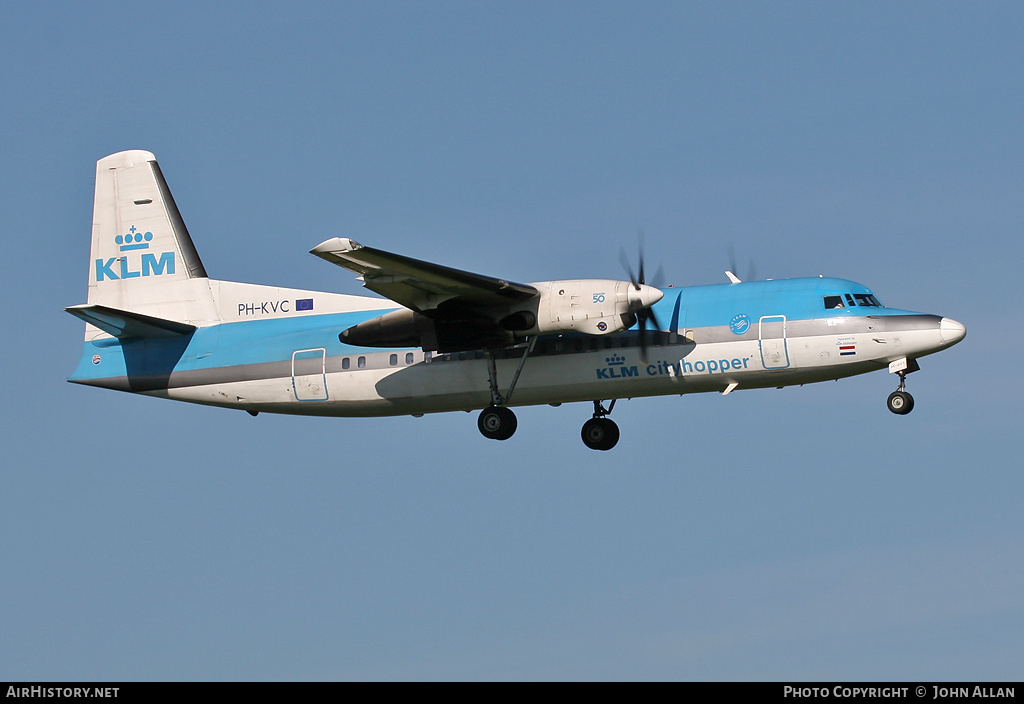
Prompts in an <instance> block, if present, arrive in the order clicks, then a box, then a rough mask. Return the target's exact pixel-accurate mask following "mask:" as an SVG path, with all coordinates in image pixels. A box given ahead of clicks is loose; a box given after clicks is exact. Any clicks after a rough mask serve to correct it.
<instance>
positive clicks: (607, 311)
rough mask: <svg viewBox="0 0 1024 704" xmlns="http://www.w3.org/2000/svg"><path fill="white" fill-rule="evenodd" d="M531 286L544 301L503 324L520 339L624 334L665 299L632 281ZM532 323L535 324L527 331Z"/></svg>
mask: <svg viewBox="0 0 1024 704" xmlns="http://www.w3.org/2000/svg"><path fill="white" fill-rule="evenodd" d="M531 285H532V286H533V287H534V288H536V289H537V290H538V291H539V292H540V299H539V300H537V301H532V302H531V305H530V306H528V307H526V306H524V307H523V308H522V309H521V310H513V311H511V312H510V313H509V315H507V316H506V317H505V318H503V319H502V321H501V324H502V326H503V327H506V329H508V330H513V331H514V332H515V333H516V334H517V335H520V336H525V335H543V334H550V333H557V332H581V333H585V334H587V335H609V334H611V333H616V332H621V331H622V330H626V329H628V328H629V327H630V326H632V325H633V324H634V323H635V322H636V312H637V311H638V310H642V309H644V308H649V307H650V306H652V305H654V304H655V303H657V302H658V301H660V300H661V297H662V296H663V295H664V294H663V293H662V292H661V291H660V290H658V289H656V288H654V287H653V286H645V285H643V284H641V285H640V286H639V288H638V287H636V286H634V285H633V284H631V283H630V282H628V281H615V280H612V279H575V280H573V281H542V282H540V283H533V284H531ZM528 323H533V324H532V325H529V326H528V327H527V326H526V325H527V324H528ZM511 325H514V326H515V327H511Z"/></svg>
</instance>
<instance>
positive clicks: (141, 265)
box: [96, 225, 174, 281]
mask: <svg viewBox="0 0 1024 704" xmlns="http://www.w3.org/2000/svg"><path fill="white" fill-rule="evenodd" d="M152 241H153V233H152V232H139V231H138V230H137V229H136V227H135V226H134V225H132V226H131V228H129V230H128V233H127V234H124V235H118V236H117V237H115V238H114V243H115V244H117V247H118V250H119V251H121V252H134V251H137V250H144V249H149V244H150V242H152ZM158 257H159V258H158ZM173 273H174V252H160V254H159V255H157V254H153V253H152V252H142V253H141V257H138V258H137V257H130V255H128V254H122V256H120V257H111V258H110V259H102V258H101V259H97V260H96V281H103V280H105V279H109V280H111V281H118V280H121V279H134V278H137V277H140V276H162V275H164V274H173Z"/></svg>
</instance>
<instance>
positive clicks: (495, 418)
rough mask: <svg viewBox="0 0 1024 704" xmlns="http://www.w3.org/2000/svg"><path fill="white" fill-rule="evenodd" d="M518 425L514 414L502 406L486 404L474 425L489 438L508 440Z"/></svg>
mask: <svg viewBox="0 0 1024 704" xmlns="http://www.w3.org/2000/svg"><path fill="white" fill-rule="evenodd" d="M518 425H519V422H518V421H517V420H516V414H515V413H513V412H512V411H511V409H508V408H505V407H504V406H488V407H487V408H485V409H484V410H482V411H480V417H479V418H477V421H476V427H478V428H480V432H481V433H483V436H484V437H485V438H488V439H490V440H508V439H509V438H510V437H512V434H513V433H515V432H516V427H518Z"/></svg>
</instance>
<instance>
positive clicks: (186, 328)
mask: <svg viewBox="0 0 1024 704" xmlns="http://www.w3.org/2000/svg"><path fill="white" fill-rule="evenodd" d="M64 310H66V311H67V312H68V313H71V315H73V316H75V317H76V318H81V319H82V320H84V321H85V322H87V323H89V324H90V325H95V326H96V327H98V328H99V329H100V330H102V331H103V332H105V333H108V334H110V335H113V336H114V337H116V338H119V339H124V338H129V337H176V336H178V335H188V334H189V333H191V332H193V331H194V330H195V329H196V326H195V325H189V324H188V323H179V322H177V321H175V320H167V319H166V318H154V317H153V316H151V315H142V314H141V313H131V312H129V311H126V310H118V309H117V308H110V307H108V306H98V305H81V306H71V307H70V308H65V309H64Z"/></svg>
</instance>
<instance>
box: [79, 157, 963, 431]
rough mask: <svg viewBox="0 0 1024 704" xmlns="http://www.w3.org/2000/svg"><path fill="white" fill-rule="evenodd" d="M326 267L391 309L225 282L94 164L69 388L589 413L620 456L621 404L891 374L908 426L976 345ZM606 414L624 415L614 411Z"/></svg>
mask: <svg viewBox="0 0 1024 704" xmlns="http://www.w3.org/2000/svg"><path fill="white" fill-rule="evenodd" d="M311 252H312V254H315V255H317V256H318V257H321V258H323V259H325V260H326V261H328V262H331V263H332V264H337V265H338V266H341V267H343V268H345V269H348V270H349V271H351V272H353V273H355V274H357V275H358V279H359V280H360V281H362V284H363V286H364V287H365V288H367V289H369V290H370V291H372V292H374V293H376V294H379V295H380V296H384V298H377V297H367V296H353V295H346V294H339V293H325V292H320V291H307V290H301V289H291V288H279V287H274V286H261V285H255V284H247V283H236V282H229V281H220V280H217V279H211V278H210V277H209V276H208V275H207V273H206V269H205V267H204V266H203V263H202V261H201V259H200V258H199V253H198V252H197V250H196V248H195V245H194V244H193V241H192V238H191V236H190V235H189V232H188V230H187V229H186V227H185V223H184V220H183V219H182V217H181V214H180V213H179V211H178V208H177V206H176V205H175V202H174V199H173V197H172V196H171V192H170V190H169V189H168V187H167V182H166V180H165V179H164V176H163V173H162V172H161V170H160V167H159V166H158V164H157V161H156V158H155V157H154V156H153V154H152V153H150V152H147V151H142V150H131V151H123V152H119V153H116V154H112V155H110V156H107V157H104V158H103V159H100V160H99V161H98V162H97V164H96V187H95V200H94V211H93V226H92V250H91V257H90V266H89V288H88V297H87V302H86V303H85V304H82V305H75V306H71V307H69V308H67V309H66V310H67V311H68V312H69V313H71V314H72V315H74V316H76V317H77V318H80V319H81V320H84V321H85V323H86V326H85V341H84V345H83V349H82V355H81V358H80V360H79V363H78V367H77V368H76V370H75V371H74V373H73V374H72V376H71V377H69V378H68V381H71V382H74V383H76V384H86V385H90V386H97V387H102V388H107V389H116V390H120V391H127V392H132V393H137V394H143V395H147V396H155V397H160V398H168V399H175V400H179V401H188V402H191V403H198V404H205V405H211V406H222V407H225V408H236V409H242V410H245V411H248V412H249V413H250V414H251V415H253V416H255V415H257V414H258V413H260V412H267V413H288V414H298V415H309V416H347V417H357V416H358V417H367V416H397V415H411V416H417V417H418V416H422V415H423V414H426V413H440V412H448V411H460V410H461V411H477V410H479V411H480V413H479V415H478V421H477V425H478V428H479V430H480V432H481V433H482V434H483V435H484V436H485V437H487V438H491V439H494V440H507V439H509V438H510V437H512V435H513V433H515V431H516V427H517V420H516V416H515V414H514V412H513V411H512V410H511V409H512V407H514V406H529V405H541V404H550V405H552V406H559V405H561V404H563V403H571V402H586V403H592V404H593V413H592V414H591V417H590V418H588V419H587V420H586V422H585V423H584V424H583V428H582V431H581V436H582V439H583V442H584V444H585V445H586V446H587V447H589V448H591V449H595V450H609V449H611V448H612V447H614V446H615V444H616V443H617V442H618V440H619V429H618V427H617V425H616V424H615V423H614V421H612V420H611V419H610V418H609V417H608V416H609V414H610V413H611V412H612V409H613V408H614V406H615V401H616V400H617V399H622V398H633V397H644V396H660V395H675V394H678V395H683V394H689V393H701V392H718V393H721V394H723V395H728V394H730V393H732V392H734V391H736V390H745V389H757V388H772V387H778V388H781V387H785V386H792V385H802V384H808V383H813V382H820V381H826V380H834V379H841V378H844V377H850V376H854V375H857V374H864V373H867V372H872V371H877V370H881V369H888V371H889V372H890V373H894V374H896V375H897V377H898V379H899V383H898V386H897V389H896V390H895V391H893V392H892V394H890V396H889V398H888V400H887V405H888V408H889V410H890V411H892V412H893V413H896V414H900V415H902V414H906V413H909V412H910V411H911V410H912V409H913V407H914V399H913V397H912V396H911V395H910V394H909V393H908V392H907V391H906V376H907V374H910V373H912V372H914V371H917V370H919V369H920V366H919V364H918V359H920V358H921V357H923V356H925V355H929V354H933V353H935V352H938V351H940V350H944V349H946V348H947V347H950V346H952V345H954V344H956V343H957V342H959V341H960V340H962V339H963V338H964V336H965V334H966V328H965V327H964V326H963V325H962V324H961V323H959V322H957V321H955V320H953V319H951V318H947V317H943V316H940V315H930V314H922V313H914V312H910V311H905V310H900V309H894V308H887V307H884V306H883V305H882V304H881V303H880V302H879V300H878V298H876V297H875V295H874V293H873V292H872V291H871V290H870V289H868V288H867V287H865V286H863V285H861V284H858V283H855V282H853V281H848V280H845V279H839V278H825V277H820V276H819V277H817V278H797V279H781V280H765V281H741V280H740V279H739V278H738V277H737V276H736V275H735V274H734V273H733V272H731V271H730V272H726V275H727V277H728V279H729V283H723V284H714V285H700V286H681V287H678V288H675V287H668V288H658V287H656V286H653V285H648V284H647V283H646V281H645V276H644V270H643V260H642V258H641V260H640V263H639V267H638V273H637V275H634V274H633V273H632V272H630V279H629V280H628V281H626V280H621V281H619V280H610V279H576V280H564V281H541V282H535V283H516V282H513V281H508V280H505V279H499V278H496V277H492V276H485V275H481V274H474V273H470V272H467V271H461V270H459V269H454V268H450V267H447V266H442V265H439V264H433V263H429V262H425V261H420V260H417V259H412V258H410V257H406V256H403V255H400V254H394V253H391V252H387V251H384V250H380V249H376V248H373V247H369V246H364V245H362V244H359V243H358V242H356V241H355V240H353V239H350V238H346V237H335V238H332V239H328V240H327V241H325V242H321V243H320V244H318V245H316V246H315V247H313V249H312V250H311ZM605 402H610V403H609V404H608V406H607V407H606V406H605Z"/></svg>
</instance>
